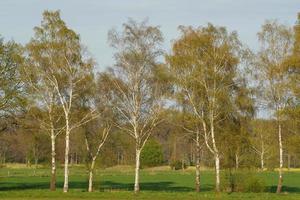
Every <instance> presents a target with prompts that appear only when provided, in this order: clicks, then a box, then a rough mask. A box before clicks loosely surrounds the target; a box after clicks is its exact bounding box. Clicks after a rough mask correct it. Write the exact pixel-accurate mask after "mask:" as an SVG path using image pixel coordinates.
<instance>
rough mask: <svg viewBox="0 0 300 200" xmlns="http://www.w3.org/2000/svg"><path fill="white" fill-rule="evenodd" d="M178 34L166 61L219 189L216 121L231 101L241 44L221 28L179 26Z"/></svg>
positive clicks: (218, 120)
mask: <svg viewBox="0 0 300 200" xmlns="http://www.w3.org/2000/svg"><path fill="white" fill-rule="evenodd" d="M180 29H181V31H182V35H181V37H180V38H179V39H178V40H177V41H175V42H174V44H173V47H172V53H171V55H169V56H167V58H166V60H167V62H168V63H169V67H170V70H171V73H172V74H173V75H174V84H175V89H176V90H178V91H179V92H181V93H182V95H184V98H185V99H186V100H187V102H188V103H189V105H190V107H191V109H192V111H193V113H194V115H195V116H196V117H197V119H198V120H199V123H200V124H201V128H202V133H203V136H204V140H205V144H206V146H207V148H208V149H209V151H210V152H211V153H212V154H213V156H214V160H215V171H216V191H218V192H219V191H220V152H219V148H218V142H220V141H218V133H216V127H217V125H218V123H219V122H220V121H222V120H224V118H225V117H226V108H227V107H230V106H228V105H229V104H230V103H232V102H231V100H230V95H231V94H232V90H233V86H234V85H235V83H234V78H235V76H236V72H237V67H238V65H239V63H240V58H241V56H240V55H241V50H242V45H241V43H240V41H239V40H238V38H237V34H236V33H235V32H233V33H228V32H227V31H226V29H225V28H224V27H215V26H213V25H211V24H208V26H207V27H200V28H198V29H193V28H191V27H180Z"/></svg>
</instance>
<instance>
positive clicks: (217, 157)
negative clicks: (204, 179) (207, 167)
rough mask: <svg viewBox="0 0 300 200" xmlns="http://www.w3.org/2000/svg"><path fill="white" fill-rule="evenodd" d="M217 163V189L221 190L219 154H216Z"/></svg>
mask: <svg viewBox="0 0 300 200" xmlns="http://www.w3.org/2000/svg"><path fill="white" fill-rule="evenodd" d="M215 165H216V191H217V192H220V157H219V154H218V153H216V154H215Z"/></svg>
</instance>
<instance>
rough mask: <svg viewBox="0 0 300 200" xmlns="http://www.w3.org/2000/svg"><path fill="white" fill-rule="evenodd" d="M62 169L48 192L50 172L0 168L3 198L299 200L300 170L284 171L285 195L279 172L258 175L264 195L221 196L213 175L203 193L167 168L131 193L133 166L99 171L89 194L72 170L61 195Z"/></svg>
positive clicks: (186, 175)
mask: <svg viewBox="0 0 300 200" xmlns="http://www.w3.org/2000/svg"><path fill="white" fill-rule="evenodd" d="M62 175H63V174H62V169H58V180H57V186H58V189H57V191H55V192H50V191H49V189H48V188H49V169H45V168H38V169H36V170H34V169H32V168H24V167H22V166H19V167H15V166H14V167H12V166H11V167H6V168H1V169H0V199H22V200H23V199H24V200H26V199H34V200H37V199H58V200H59V199H75V200H77V199H78V200H79V199H151V200H157V199H188V200H189V199H272V200H277V199H295V200H296V199H297V200H298V199H300V171H291V172H285V174H284V188H283V190H284V192H283V194H281V195H277V194H275V193H274V192H275V190H276V183H277V173H276V172H259V173H258V176H260V177H261V178H262V179H263V180H264V181H265V183H266V186H267V187H266V191H265V192H264V193H231V194H229V193H220V194H216V193H215V192H214V190H213V188H214V173H213V171H211V170H205V171H203V172H202V177H201V179H202V180H201V181H202V185H201V190H202V192H200V193H198V194H197V193H195V192H194V172H193V170H186V171H170V170H168V168H156V169H145V170H142V171H141V186H140V187H141V190H142V192H140V193H139V194H137V195H135V194H133V192H132V189H133V180H134V174H133V170H132V169H131V168H130V167H119V168H111V169H105V170H98V171H97V172H96V177H95V184H94V186H95V192H93V193H88V192H87V190H86V188H87V176H86V171H85V169H84V167H80V166H77V167H72V168H71V169H70V191H69V193H67V194H64V193H62V189H61V188H62V185H63V176H62Z"/></svg>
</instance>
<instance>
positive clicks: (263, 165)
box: [260, 152, 265, 170]
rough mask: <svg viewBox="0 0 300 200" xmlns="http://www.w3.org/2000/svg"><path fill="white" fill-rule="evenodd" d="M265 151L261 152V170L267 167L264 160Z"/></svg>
mask: <svg viewBox="0 0 300 200" xmlns="http://www.w3.org/2000/svg"><path fill="white" fill-rule="evenodd" d="M264 154H265V153H264V152H261V154H260V167H261V170H264V168H265V162H264Z"/></svg>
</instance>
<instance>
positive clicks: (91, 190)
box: [88, 157, 96, 192]
mask: <svg viewBox="0 0 300 200" xmlns="http://www.w3.org/2000/svg"><path fill="white" fill-rule="evenodd" d="M95 162H96V158H95V157H94V158H93V160H92V163H91V167H90V171H89V188H88V191H89V192H93V175H94V168H95Z"/></svg>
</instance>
